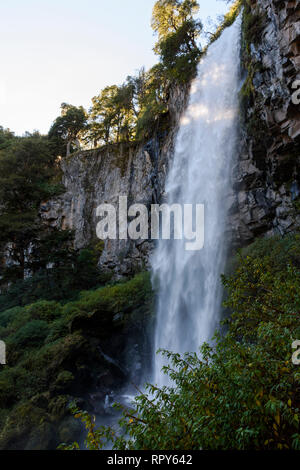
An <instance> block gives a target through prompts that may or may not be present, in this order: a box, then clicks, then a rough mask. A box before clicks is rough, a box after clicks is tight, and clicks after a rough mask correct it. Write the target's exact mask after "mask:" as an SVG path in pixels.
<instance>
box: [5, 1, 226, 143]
mask: <svg viewBox="0 0 300 470" xmlns="http://www.w3.org/2000/svg"><path fill="white" fill-rule="evenodd" d="M154 3H155V0H0V57H1V61H0V125H1V126H3V127H5V128H10V129H11V130H12V131H14V132H15V133H16V134H17V135H22V134H23V133H24V132H25V131H29V132H32V131H34V130H39V131H40V132H41V133H47V132H48V130H49V128H50V126H51V124H52V122H53V121H54V119H55V118H56V117H57V116H59V114H60V105H61V103H62V102H66V103H70V104H73V105H75V106H80V105H82V106H84V107H85V108H86V109H88V108H89V107H90V105H91V98H92V97H93V96H95V95H97V94H99V92H100V90H101V89H102V88H104V87H105V86H108V85H113V84H121V83H122V82H123V81H124V80H125V79H126V77H127V76H128V75H133V74H134V73H135V72H136V71H137V70H138V69H140V68H141V67H142V66H145V67H146V69H148V68H150V67H151V66H152V65H153V64H155V63H156V62H157V61H158V58H157V57H156V56H155V55H154V53H153V50H152V49H153V46H154V42H155V41H156V38H155V36H154V35H153V31H152V29H151V26H150V20H151V11H152V8H153V5H154ZM199 3H200V13H199V16H200V17H201V19H202V21H204V22H205V21H206V19H207V18H208V17H211V18H212V19H215V18H216V17H217V15H219V14H222V13H225V12H226V11H227V9H228V6H227V5H226V2H224V1H222V0H199Z"/></svg>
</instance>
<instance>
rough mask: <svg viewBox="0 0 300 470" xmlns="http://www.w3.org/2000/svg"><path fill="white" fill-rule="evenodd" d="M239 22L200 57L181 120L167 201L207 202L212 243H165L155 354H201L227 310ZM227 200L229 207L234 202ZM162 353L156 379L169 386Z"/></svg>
mask: <svg viewBox="0 0 300 470" xmlns="http://www.w3.org/2000/svg"><path fill="white" fill-rule="evenodd" d="M239 59H240V19H238V20H237V21H236V22H235V23H234V24H233V25H232V26H231V27H229V28H227V29H226V30H225V31H224V32H223V34H222V36H221V37H220V38H219V39H218V40H217V41H216V42H214V43H213V44H212V45H211V46H210V47H209V49H208V52H207V54H206V56H205V57H204V59H203V60H202V61H201V62H200V64H199V68H198V75H197V78H196V79H195V80H194V82H193V84H192V88H191V93H190V100H189V104H188V107H187V110H186V112H185V114H184V116H183V117H182V119H181V122H180V128H179V131H178V135H177V140H176V145H175V153H174V158H173V161H172V163H171V167H170V170H169V175H168V178H167V182H166V199H167V202H168V204H173V203H180V204H194V205H196V204H204V205H205V244H204V248H203V249H202V250H201V251H186V250H185V242H184V241H179V240H169V241H166V240H160V241H159V242H158V246H157V248H156V250H155V253H154V256H153V260H152V267H153V272H154V276H155V277H156V278H158V280H159V286H160V287H159V289H160V290H159V297H158V310H157V324H156V332H155V351H156V350H157V349H159V348H163V349H167V350H170V351H173V352H179V353H184V352H194V351H197V350H198V349H199V346H200V344H201V343H202V342H204V341H208V340H210V338H211V336H212V334H213V332H214V330H215V328H216V325H217V321H218V318H219V315H220V307H221V296H222V288H221V283H220V274H221V273H222V272H223V269H224V265H225V258H226V235H225V233H224V232H225V223H226V216H227V211H228V208H227V207H226V201H227V200H228V194H229V193H230V189H231V188H230V174H231V169H232V166H233V162H234V154H235V153H236V152H235V148H236V141H237V119H236V117H237V110H238V88H239V84H240V81H239V70H240V67H239V64H240V61H239ZM227 205H228V204H227ZM163 364H164V361H163V358H162V356H161V355H156V356H155V366H154V382H155V383H157V384H159V385H163V384H165V383H167V378H166V377H165V376H164V375H163V374H162V372H161V368H162V366H163Z"/></svg>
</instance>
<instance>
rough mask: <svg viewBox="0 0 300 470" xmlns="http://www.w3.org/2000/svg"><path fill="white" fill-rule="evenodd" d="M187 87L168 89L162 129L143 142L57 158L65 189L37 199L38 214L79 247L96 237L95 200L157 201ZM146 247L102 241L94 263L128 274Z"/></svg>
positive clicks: (143, 260)
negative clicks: (42, 200) (70, 236)
mask: <svg viewBox="0 0 300 470" xmlns="http://www.w3.org/2000/svg"><path fill="white" fill-rule="evenodd" d="M188 89H189V87H187V86H186V87H182V88H174V89H173V90H171V93H170V99H169V111H168V115H167V116H165V119H166V121H167V130H158V132H157V133H155V135H154V136H153V138H152V139H151V140H150V141H148V142H147V143H145V144H136V143H133V144H119V145H110V146H106V147H104V148H100V149H96V150H93V151H86V152H78V153H76V154H74V155H72V156H71V157H69V158H64V159H62V161H61V167H62V170H63V183H64V185H65V187H66V192H65V193H64V194H63V195H61V196H59V197H56V198H54V199H52V200H50V201H47V202H45V203H44V204H42V206H41V211H40V215H41V217H42V219H44V221H45V222H46V223H47V224H48V225H50V226H55V227H61V228H63V229H73V230H74V231H75V246H76V248H82V247H83V246H85V245H87V244H88V243H90V242H91V241H93V240H94V239H95V238H96V224H97V220H98V219H97V217H96V208H97V206H98V205H100V204H103V203H109V204H116V205H117V204H118V200H119V196H127V197H128V205H130V204H132V203H143V204H145V205H146V206H150V204H152V203H156V202H158V201H160V200H161V198H162V194H163V192H164V181H165V177H166V173H167V169H168V165H169V162H170V159H171V157H172V153H173V147H174V139H175V135H176V130H177V124H178V122H179V116H180V114H181V112H182V110H183V109H184V107H185V103H186V100H187V97H188ZM151 247H152V243H151V242H148V241H141V240H140V241H136V242H134V241H131V240H128V241H127V240H106V242H105V244H104V249H103V252H102V255H101V258H100V260H99V262H100V265H101V266H102V268H103V269H104V270H109V271H112V272H113V273H114V275H115V277H116V278H118V277H122V276H125V275H130V274H133V273H135V272H137V271H139V270H141V269H142V268H144V267H147V265H148V258H149V252H150V251H151Z"/></svg>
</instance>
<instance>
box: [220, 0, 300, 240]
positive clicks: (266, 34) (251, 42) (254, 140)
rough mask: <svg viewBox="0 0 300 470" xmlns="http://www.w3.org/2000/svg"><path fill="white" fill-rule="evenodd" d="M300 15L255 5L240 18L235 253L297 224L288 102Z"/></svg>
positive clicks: (296, 164)
mask: <svg viewBox="0 0 300 470" xmlns="http://www.w3.org/2000/svg"><path fill="white" fill-rule="evenodd" d="M299 12H300V1H299V0H294V1H280V0H257V1H252V2H251V6H250V8H249V11H246V12H245V14H244V21H243V43H242V61H243V66H244V70H243V76H244V80H245V81H244V87H243V88H244V95H246V99H245V100H244V103H243V106H244V109H242V110H241V113H242V114H243V115H242V129H241V139H240V151H239V159H238V162H237V164H236V166H235V168H234V174H233V189H234V192H235V200H234V202H233V204H232V207H233V210H232V211H231V215H230V221H229V223H230V229H231V230H232V231H233V239H232V242H233V245H234V246H240V245H244V244H247V243H249V242H251V241H252V240H253V239H254V238H255V237H256V236H259V235H265V234H266V235H274V234H278V233H279V234H284V233H287V232H289V231H292V230H294V229H295V228H296V227H299V225H300V216H299V206H297V200H298V197H299V191H300V161H299V159H300V105H299V104H298V105H297V104H295V103H293V100H292V94H293V92H294V91H295V89H294V88H293V84H294V83H295V81H296V80H299V79H300V13H299ZM250 15H252V17H253V18H254V20H253V23H254V24H253V25H252V29H250V34H249V23H250V24H251V17H250ZM257 23H260V26H255V24H257ZM247 28H248V31H247ZM245 37H246V39H245ZM246 87H247V93H245V89H246ZM242 93H243V89H242ZM244 98H245V96H244ZM243 106H242V108H243Z"/></svg>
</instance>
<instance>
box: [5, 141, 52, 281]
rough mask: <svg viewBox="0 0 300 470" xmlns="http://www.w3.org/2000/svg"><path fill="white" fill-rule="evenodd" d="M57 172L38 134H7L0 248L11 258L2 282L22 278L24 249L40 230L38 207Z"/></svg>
mask: <svg viewBox="0 0 300 470" xmlns="http://www.w3.org/2000/svg"><path fill="white" fill-rule="evenodd" d="M57 174H59V171H58V168H57V163H56V159H55V157H54V155H53V153H52V148H51V145H50V143H49V141H48V139H47V138H46V137H43V136H40V135H39V134H38V133H35V134H33V135H31V134H28V135H26V136H25V137H21V138H19V137H18V138H17V137H16V138H13V137H10V139H9V143H8V144H7V145H6V146H5V148H3V149H2V150H0V204H1V214H0V247H1V249H2V250H4V248H5V249H6V253H5V254H6V257H7V254H9V256H10V261H11V264H10V266H8V267H4V268H2V269H1V271H2V272H1V275H2V282H13V281H15V280H17V279H23V278H24V274H25V269H26V259H27V253H28V250H29V249H30V246H31V245H32V244H33V243H34V241H35V240H36V239H37V238H38V237H39V235H40V233H41V231H43V228H42V224H41V221H40V220H39V219H38V211H39V206H40V203H41V201H42V200H44V199H47V198H49V197H50V196H52V195H53V194H54V193H55V190H56V189H57V186H58V185H57V182H56V176H57Z"/></svg>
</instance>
